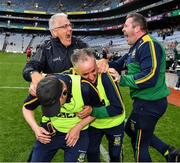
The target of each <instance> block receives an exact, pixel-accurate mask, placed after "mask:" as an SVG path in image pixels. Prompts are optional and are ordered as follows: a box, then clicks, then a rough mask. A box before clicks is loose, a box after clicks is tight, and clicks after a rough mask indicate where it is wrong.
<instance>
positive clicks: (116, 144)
mask: <svg viewBox="0 0 180 163" xmlns="http://www.w3.org/2000/svg"><path fill="white" fill-rule="evenodd" d="M114 145H115V146H119V145H121V137H120V136H116V137H115V138H114Z"/></svg>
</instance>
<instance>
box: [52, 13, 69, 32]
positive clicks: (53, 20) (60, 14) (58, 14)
mask: <svg viewBox="0 0 180 163" xmlns="http://www.w3.org/2000/svg"><path fill="white" fill-rule="evenodd" d="M58 17H65V18H67V17H68V16H67V15H66V14H64V13H57V14H54V15H52V16H51V18H50V19H49V30H52V29H54V24H55V23H54V22H55V21H56V19H57V18H58Z"/></svg>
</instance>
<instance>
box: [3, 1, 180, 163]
mask: <svg viewBox="0 0 180 163" xmlns="http://www.w3.org/2000/svg"><path fill="white" fill-rule="evenodd" d="M0 3H1V6H0V51H1V52H0V110H1V114H0V131H1V134H0V147H1V150H0V161H2V162H11V161H13V162H16V161H23V162H24V161H26V160H27V157H28V154H29V152H30V150H31V147H32V145H33V142H34V138H35V137H34V134H33V132H32V131H31V129H30V128H29V127H28V125H27V124H26V123H25V121H24V119H23V117H22V113H21V108H22V104H23V99H24V98H25V97H26V95H27V87H28V83H27V82H25V81H24V80H23V79H22V75H21V73H22V68H23V67H24V64H25V63H26V55H25V51H26V49H27V47H32V49H33V52H35V49H36V46H37V45H38V44H40V43H42V42H43V41H44V40H45V39H48V38H49V37H50V33H49V31H48V19H49V18H50V16H51V15H52V14H54V13H57V12H65V13H67V14H68V17H69V19H70V20H71V22H72V23H73V25H74V27H73V31H74V32H73V34H74V35H76V36H77V37H79V38H81V39H83V40H84V41H85V42H87V43H88V44H89V45H90V46H91V47H93V48H94V49H96V50H97V56H98V57H100V58H101V57H102V56H101V52H102V47H107V48H108V49H109V51H110V52H111V53H112V54H113V56H114V59H116V58H118V57H120V56H122V55H123V54H124V53H125V52H126V51H127V49H128V48H129V47H128V45H127V43H126V41H125V39H124V37H123V35H122V32H121V29H122V26H123V22H124V20H125V16H126V15H127V14H128V13H130V12H139V13H141V14H143V15H144V16H145V17H146V18H147V20H148V26H149V29H150V33H151V34H152V35H153V36H154V37H156V38H157V39H158V40H159V41H160V42H161V43H162V44H163V45H164V46H165V48H166V52H167V63H169V62H170V60H172V59H173V58H172V57H173V54H172V53H173V51H172V50H173V48H174V47H173V46H174V42H176V48H177V50H178V51H179V52H180V44H179V43H180V31H179V29H180V26H179V25H180V19H179V18H180V9H179V8H180V4H179V3H178V0H149V1H145V0H112V1H111V0H43V1H42V0H28V1H23V0H0ZM167 65H168V66H171V65H169V64H167ZM167 69H169V67H167ZM172 71H173V70H172ZM173 80H174V79H173ZM122 92H123V97H124V102H125V104H126V109H127V115H128V114H129V112H130V110H131V100H130V98H129V92H128V89H126V88H122ZM178 108H179V107H177V106H174V105H169V106H168V111H167V113H166V114H165V116H164V117H163V118H162V119H161V120H160V123H159V124H158V126H157V129H156V133H157V134H158V135H160V136H161V137H162V138H163V139H164V140H166V141H167V142H168V143H170V144H172V145H174V146H175V147H180V140H179V137H180V130H179V123H180V119H179V118H178V117H179V115H180V112H179V109H178ZM36 113H37V114H36V118H37V119H40V109H39V110H38V109H37V111H36ZM124 144H125V145H124V157H125V161H126V162H129V161H133V154H132V149H131V146H130V140H129V138H128V137H127V136H126V137H125V143H124ZM102 147H103V148H101V149H102V150H101V151H102V160H104V161H107V160H108V157H107V154H106V150H104V149H106V148H107V144H106V140H105V139H104V141H103V146H102ZM151 153H152V159H153V161H165V160H164V158H163V157H161V156H160V155H159V154H158V153H157V152H156V151H154V150H152V149H151ZM54 161H63V158H62V152H59V153H58V154H57V155H56V157H55V158H54Z"/></svg>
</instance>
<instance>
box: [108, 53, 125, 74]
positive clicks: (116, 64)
mask: <svg viewBox="0 0 180 163" xmlns="http://www.w3.org/2000/svg"><path fill="white" fill-rule="evenodd" d="M127 58H128V53H127V54H125V55H124V56H122V57H121V58H119V59H117V60H116V61H110V62H109V67H111V68H114V69H115V70H116V71H117V72H118V73H119V74H121V71H122V70H124V69H125V68H126V67H125V65H126V60H127Z"/></svg>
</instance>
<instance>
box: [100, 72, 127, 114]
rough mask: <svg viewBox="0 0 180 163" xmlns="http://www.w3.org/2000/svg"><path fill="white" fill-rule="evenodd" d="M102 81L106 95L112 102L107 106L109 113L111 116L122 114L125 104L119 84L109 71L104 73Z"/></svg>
mask: <svg viewBox="0 0 180 163" xmlns="http://www.w3.org/2000/svg"><path fill="white" fill-rule="evenodd" d="M102 82H103V86H104V90H105V93H106V96H107V98H108V100H109V103H110V104H109V105H108V106H106V109H107V112H108V115H109V116H110V117H111V116H116V115H119V114H121V113H122V112H123V109H124V108H123V106H124V105H123V101H122V97H121V94H120V90H119V88H118V86H117V85H116V83H115V82H114V81H113V79H112V77H111V76H110V74H108V73H105V74H102Z"/></svg>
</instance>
